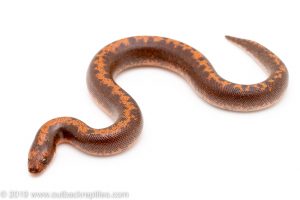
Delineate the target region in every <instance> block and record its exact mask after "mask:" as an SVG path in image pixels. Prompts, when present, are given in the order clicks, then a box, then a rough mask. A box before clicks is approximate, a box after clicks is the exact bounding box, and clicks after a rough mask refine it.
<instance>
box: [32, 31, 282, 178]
mask: <svg viewBox="0 0 300 200" xmlns="http://www.w3.org/2000/svg"><path fill="white" fill-rule="evenodd" d="M226 38H227V39H228V40H230V41H232V42H233V43H235V44H237V45H239V46H241V47H242V48H244V49H245V50H246V51H247V52H249V53H250V54H251V55H252V56H253V57H254V58H256V59H257V60H258V61H259V62H260V63H261V64H262V66H264V67H265V68H266V70H267V72H268V74H269V76H268V78H267V79H266V80H265V81H262V82H260V83H257V84H250V85H243V84H236V83H232V82H230V81H227V80H225V79H223V78H222V77H221V76H219V75H218V74H217V72H216V71H215V70H214V68H213V67H212V65H211V64H210V62H209V61H208V60H207V59H206V58H205V57H204V55H202V54H201V53H200V52H198V51H197V50H196V49H194V48H192V47H190V46H188V45H186V44H184V43H182V42H179V41H176V40H173V39H169V38H163V37H157V36H137V37H129V38H125V39H121V40H118V41H115V42H113V43H111V44H109V45H107V46H105V47H104V48H103V49H101V50H100V51H99V52H98V53H97V54H96V56H95V57H94V58H93V60H92V62H91V64H90V67H89V69H88V73H87V84H88V88H89V91H90V92H91V94H92V95H93V97H94V98H95V99H96V101H97V103H99V104H100V105H101V106H102V107H103V108H105V110H107V111H108V113H109V114H110V115H111V116H112V117H113V118H114V119H115V122H114V124H112V125H111V126H109V127H106V128H102V129H94V128H92V127H89V126H88V125H86V124H85V123H84V122H82V121H80V120H78V119H75V118H72V117H59V118H55V119H52V120H50V121H48V122H46V123H45V124H44V125H43V126H42V127H41V128H40V129H39V131H38V133H37V134H36V137H35V139H34V141H33V144H32V146H31V149H30V151H29V158H28V169H29V171H30V172H31V173H39V172H41V171H43V170H44V169H45V168H46V166H47V165H48V164H49V163H50V161H51V160H52V158H53V155H54V153H55V150H56V146H57V145H58V144H60V143H68V144H71V145H73V146H74V147H76V148H78V149H80V150H81V151H83V152H86V153H88V154H91V155H96V156H108V155H114V154H118V153H120V152H123V151H124V150H126V149H127V148H128V147H130V146H131V145H132V144H133V143H134V142H135V141H136V139H137V137H138V136H139V135H140V133H141V130H142V126H143V119H142V114H141V111H140V109H139V107H138V105H137V103H136V102H135V100H134V99H133V98H132V97H131V96H130V95H129V94H128V93H127V92H126V91H124V90H123V89H122V88H121V87H120V86H119V85H118V84H117V83H116V82H115V81H114V77H115V76H116V75H117V74H119V73H120V72H122V71H123V70H126V69H129V68H134V67H145V66H154V67H159V68H164V69H168V70H171V71H173V72H175V73H177V74H179V75H180V76H182V77H183V78H184V79H185V80H187V81H188V82H189V83H190V84H191V85H192V87H193V88H194V89H195V91H196V92H197V93H198V94H199V95H200V96H201V97H202V98H203V99H204V100H205V101H207V102H208V103H209V104H211V105H213V106H216V107H219V108H221V109H226V110H231V111H241V112H248V111H256V110H261V109H264V108H267V107H270V106H271V105H273V104H274V103H275V102H277V101H278V100H279V99H280V97H281V96H282V94H283V92H284V90H285V89H286V87H287V83H288V72H287V69H286V67H285V65H284V63H283V62H282V61H281V60H280V59H279V58H278V57H277V56H276V55H275V54H274V53H272V52H271V51H270V50H268V49H267V48H265V47H263V46H262V45H260V44H258V43H256V42H254V41H251V40H246V39H240V38H235V37H230V36H226Z"/></svg>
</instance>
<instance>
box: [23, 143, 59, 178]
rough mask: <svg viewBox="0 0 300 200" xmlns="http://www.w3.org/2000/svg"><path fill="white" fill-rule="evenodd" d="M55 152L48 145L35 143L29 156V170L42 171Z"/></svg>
mask: <svg viewBox="0 0 300 200" xmlns="http://www.w3.org/2000/svg"><path fill="white" fill-rule="evenodd" d="M53 154H54V152H53V151H51V150H50V149H49V148H48V147H47V145H35V144H33V145H32V147H31V149H30V151H29V156H28V170H29V172H30V173H34V174H36V173H40V172H41V171H43V170H44V169H45V168H46V167H47V166H48V164H49V163H50V161H51V159H52V157H53Z"/></svg>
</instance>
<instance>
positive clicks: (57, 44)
mask: <svg viewBox="0 0 300 200" xmlns="http://www.w3.org/2000/svg"><path fill="white" fill-rule="evenodd" d="M299 19H300V14H299V6H298V5H297V1H288V0H285V1H260V0H257V1H256V0H252V1H232V0H227V1H188V0H185V1H181V2H180V1H177V2H176V1H153V0H152V1H148V2H147V1H75V0H69V1H54V0H52V1H48V2H45V1H44V2H42V1H14V0H11V1H1V2H0V92H1V102H0V120H1V129H0V158H1V168H0V169H1V170H0V191H1V190H5V191H7V192H9V191H11V190H22V191H23V190H25V191H26V190H27V191H29V192H34V191H45V192H52V191H63V190H65V191H82V192H89V191H102V192H124V191H125V192H128V193H129V194H130V197H129V199H145V200H147V199H218V200H219V199H230V200H237V199H239V200H240V199H256V200H258V199H263V200H266V199H272V200H275V199H289V200H294V199H295V200H296V199H300V190H299V188H300V135H299V134H300V131H299V124H297V123H299V111H300V109H299V108H300V106H299V102H300V95H299V86H300V85H299V73H300V64H299V44H300V41H299V35H300V31H299V30H298V28H299ZM226 34H228V35H233V36H237V37H242V38H247V39H252V40H255V41H257V42H260V43H261V44H263V45H265V46H266V47H267V48H269V49H271V50H272V51H273V52H275V53H276V54H277V55H278V56H279V57H280V58H281V59H282V60H283V61H284V62H285V64H286V66H287V68H288V70H289V73H290V81H289V87H288V90H287V92H286V93H285V95H284V98H283V99H282V101H281V102H280V103H278V104H277V105H276V106H274V107H272V108H270V109H267V110H265V111H261V112H255V113H234V112H228V111H223V110H220V109H217V108H214V107H212V106H210V105H209V104H207V103H205V102H204V101H202V100H201V99H200V98H199V97H198V96H197V95H196V94H195V93H194V91H193V90H192V89H191V88H190V86H189V85H188V84H187V83H186V82H185V81H184V80H183V79H182V78H180V77H179V76H177V75H175V74H172V73H170V72H168V71H164V70H159V69H136V70H130V71H128V72H124V73H123V74H121V75H120V76H119V77H118V78H117V80H116V81H117V82H118V83H119V84H120V85H121V86H122V87H123V88H124V89H125V90H126V91H128V93H129V94H131V96H132V97H134V99H135V100H136V101H137V102H138V104H139V106H140V108H141V110H142V112H143V116H144V121H145V125H144V129H143V132H142V135H141V137H140V138H139V140H138V142H137V144H136V145H135V146H134V147H133V148H131V149H130V150H128V151H126V152H125V153H123V154H120V155H118V156H113V157H107V158H101V157H93V156H88V155H86V154H84V153H82V152H80V151H78V150H77V149H75V148H73V147H71V146H68V145H61V146H59V147H58V149H57V152H56V155H55V158H54V160H53V162H52V163H51V165H50V166H49V167H48V168H47V170H46V171H45V173H43V174H42V175H41V176H38V177H34V176H31V175H30V174H29V173H28V171H27V154H28V151H29V148H30V145H31V143H32V141H33V139H34V137H35V133H36V132H37V130H38V128H39V127H40V126H41V125H42V124H43V123H44V122H46V121H48V120H49V119H51V118H54V117H58V116H73V117H76V118H79V119H81V120H83V121H84V122H86V123H87V124H89V125H91V126H93V127H96V128H101V127H105V126H108V125H110V124H111V123H113V122H112V120H111V119H110V118H109V117H108V116H107V115H106V114H105V113H104V112H103V111H101V110H99V109H98V107H97V106H96V105H95V104H94V102H93V101H92V99H91V98H90V96H89V93H88V90H87V87H86V82H85V80H86V79H85V78H86V70H87V68H88V66H89V63H90V61H91V59H92V58H93V56H94V55H95V54H96V52H97V51H98V50H99V49H101V48H102V47H103V46H105V45H107V44H109V43H111V42H113V41H115V40H117V39H121V38H124V37H128V36H135V35H159V36H165V37H170V38H173V39H176V40H179V41H182V42H184V43H187V44H189V45H191V46H193V47H195V48H196V49H198V50H199V51H200V52H202V53H203V54H204V55H205V56H206V57H207V58H208V59H209V60H210V62H211V63H212V64H213V66H214V67H215V69H216V70H217V71H218V73H219V74H220V75H221V76H223V77H224V78H225V79H228V80H230V81H233V82H237V83H245V84H247V83H256V82H259V81H262V80H264V79H265V78H266V75H265V74H264V73H263V72H262V70H261V69H260V68H259V67H258V66H257V64H256V63H255V62H254V61H252V60H251V58H249V57H248V56H247V55H246V54H244V52H242V51H240V50H239V49H238V48H236V47H235V46H233V45H231V44H230V43H229V42H227V41H226V40H225V39H224V35H226Z"/></svg>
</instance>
